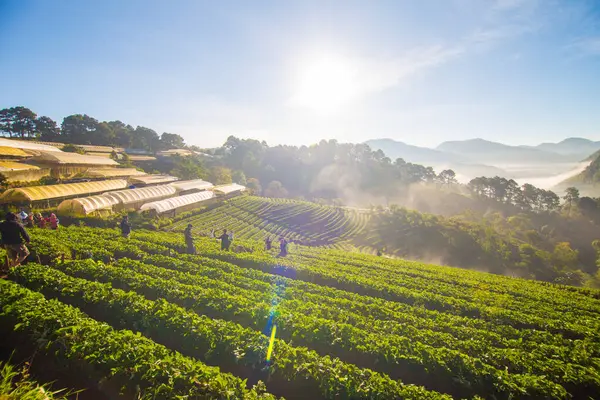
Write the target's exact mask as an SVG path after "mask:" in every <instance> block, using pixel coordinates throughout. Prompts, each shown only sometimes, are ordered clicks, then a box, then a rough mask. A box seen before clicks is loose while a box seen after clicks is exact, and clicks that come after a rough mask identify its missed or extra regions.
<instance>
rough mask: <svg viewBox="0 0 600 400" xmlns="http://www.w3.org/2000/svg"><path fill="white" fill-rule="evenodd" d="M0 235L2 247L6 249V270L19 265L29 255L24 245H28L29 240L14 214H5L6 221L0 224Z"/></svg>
mask: <svg viewBox="0 0 600 400" xmlns="http://www.w3.org/2000/svg"><path fill="white" fill-rule="evenodd" d="M0 235H2V247H4V248H5V249H6V259H7V266H8V268H11V267H17V266H19V265H21V263H22V262H23V261H24V260H25V259H26V258H27V256H28V255H29V249H28V248H27V246H25V243H29V241H30V238H29V235H28V234H27V231H26V230H25V228H23V225H21V224H20V223H19V221H18V217H17V216H16V215H15V214H14V213H8V214H6V221H4V222H2V223H0Z"/></svg>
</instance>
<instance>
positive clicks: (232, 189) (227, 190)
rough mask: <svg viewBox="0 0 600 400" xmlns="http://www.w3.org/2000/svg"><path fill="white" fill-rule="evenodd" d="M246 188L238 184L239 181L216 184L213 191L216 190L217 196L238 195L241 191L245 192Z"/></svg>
mask: <svg viewBox="0 0 600 400" xmlns="http://www.w3.org/2000/svg"><path fill="white" fill-rule="evenodd" d="M244 190H246V187H245V186H242V185H238V184H237V183H231V184H229V185H220V186H215V187H214V188H213V189H212V191H213V192H215V194H216V195H217V196H226V197H232V196H236V195H238V194H240V193H241V192H243V191H244Z"/></svg>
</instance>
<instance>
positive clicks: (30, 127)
mask: <svg viewBox="0 0 600 400" xmlns="http://www.w3.org/2000/svg"><path fill="white" fill-rule="evenodd" d="M0 134H2V135H4V136H8V137H10V138H18V139H36V140H41V141H45V142H62V143H70V144H75V145H78V144H79V145H98V146H115V147H124V148H135V149H143V150H147V151H149V152H157V151H160V150H168V149H173V148H182V147H185V142H184V140H183V138H182V137H181V136H180V135H178V134H174V133H168V132H164V133H162V134H161V135H160V136H159V134H158V133H157V132H156V131H154V130H152V129H150V128H146V127H143V126H137V127H135V128H134V127H133V126H131V125H128V124H125V123H124V122H121V121H98V120H97V119H95V118H93V117H90V116H88V115H86V114H74V115H69V116H67V117H65V118H64V119H63V121H62V123H61V125H60V126H58V124H57V123H56V122H55V121H54V120H53V119H52V118H50V117H46V116H38V115H37V114H36V113H35V112H33V111H32V110H30V109H29V108H27V107H22V106H19V107H10V108H4V109H2V110H0Z"/></svg>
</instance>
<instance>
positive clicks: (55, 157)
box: [32, 151, 119, 166]
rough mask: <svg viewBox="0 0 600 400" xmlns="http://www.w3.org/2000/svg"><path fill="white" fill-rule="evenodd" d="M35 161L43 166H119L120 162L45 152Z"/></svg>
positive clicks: (61, 152)
mask: <svg viewBox="0 0 600 400" xmlns="http://www.w3.org/2000/svg"><path fill="white" fill-rule="evenodd" d="M32 160H33V161H35V162H38V163H41V164H61V165H68V164H71V165H115V166H116V165H119V163H118V162H116V161H115V160H112V159H110V158H107V157H96V156H88V155H85V154H77V153H66V152H63V151H60V152H56V151H55V152H47V151H43V152H41V154H40V155H38V156H35V157H33V158H32Z"/></svg>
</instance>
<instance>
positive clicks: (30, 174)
mask: <svg viewBox="0 0 600 400" xmlns="http://www.w3.org/2000/svg"><path fill="white" fill-rule="evenodd" d="M49 175H50V169H49V168H40V167H37V166H35V165H30V164H24V163H20V162H15V161H0V176H2V177H3V178H4V179H5V180H6V181H7V182H33V181H39V180H40V179H41V178H43V177H44V176H49Z"/></svg>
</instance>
